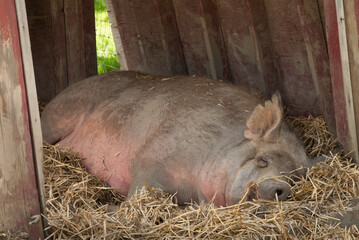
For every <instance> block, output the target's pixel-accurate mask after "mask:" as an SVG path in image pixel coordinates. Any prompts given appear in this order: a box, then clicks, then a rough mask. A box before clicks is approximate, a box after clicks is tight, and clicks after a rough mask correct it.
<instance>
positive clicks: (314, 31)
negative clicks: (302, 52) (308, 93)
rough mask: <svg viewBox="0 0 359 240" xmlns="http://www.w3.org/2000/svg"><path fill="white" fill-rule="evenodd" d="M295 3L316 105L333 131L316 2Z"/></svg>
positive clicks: (331, 104)
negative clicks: (316, 100) (315, 95)
mask: <svg viewBox="0 0 359 240" xmlns="http://www.w3.org/2000/svg"><path fill="white" fill-rule="evenodd" d="M297 4H298V5H297V9H298V16H299V20H300V24H301V32H302V36H303V40H304V43H305V48H306V51H307V59H308V64H309V68H310V73H311V79H312V80H313V83H314V87H315V91H316V94H317V98H318V105H319V106H320V108H321V114H322V115H323V116H324V118H325V120H326V123H327V124H328V126H329V129H330V130H331V131H332V132H335V119H334V107H333V96H332V89H331V82H330V72H329V58H328V54H327V48H326V42H325V36H324V32H323V28H322V25H321V17H320V10H319V7H318V3H317V2H315V1H312V0H297Z"/></svg>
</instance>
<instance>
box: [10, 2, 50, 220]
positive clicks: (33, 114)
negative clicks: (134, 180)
mask: <svg viewBox="0 0 359 240" xmlns="http://www.w3.org/2000/svg"><path fill="white" fill-rule="evenodd" d="M15 5H16V13H17V20H18V24H19V34H20V43H21V54H22V61H23V62H24V63H25V64H23V68H24V80H25V86H26V96H27V103H28V108H29V120H30V129H31V140H32V141H31V142H32V149H33V153H34V160H35V162H34V163H35V168H36V177H37V188H38V190H39V193H40V207H41V212H42V213H45V212H44V211H45V208H46V205H45V204H46V201H45V187H44V186H45V181H44V173H43V168H42V161H43V144H42V132H41V124H40V113H39V105H38V99H37V92H36V84H35V73H34V65H33V61H32V53H31V43H30V34H29V28H28V23H27V17H26V6H25V2H24V1H23V0H15Z"/></svg>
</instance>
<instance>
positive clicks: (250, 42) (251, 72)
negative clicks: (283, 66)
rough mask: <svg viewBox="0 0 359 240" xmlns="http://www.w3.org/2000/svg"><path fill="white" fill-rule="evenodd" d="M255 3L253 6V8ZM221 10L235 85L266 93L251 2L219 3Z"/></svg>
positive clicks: (230, 0)
mask: <svg viewBox="0 0 359 240" xmlns="http://www.w3.org/2000/svg"><path fill="white" fill-rule="evenodd" d="M256 4H257V3H253V7H254V5H256ZM218 10H219V16H220V19H221V24H222V31H223V36H224V41H225V44H226V50H227V55H228V61H229V65H230V68H231V73H232V77H233V82H234V83H235V84H239V85H244V86H247V87H249V88H252V89H255V90H260V91H261V92H263V93H266V92H267V88H266V84H265V81H264V79H263V76H262V75H261V74H260V70H259V69H260V68H261V67H263V65H262V64H260V65H257V64H258V61H260V60H261V59H262V56H261V53H260V50H261V49H260V46H259V45H260V44H259V43H258V41H257V40H258V38H257V35H256V34H257V33H256V31H255V29H254V23H253V19H252V14H251V11H250V9H249V3H248V2H247V1H245V0H240V1H238V0H227V1H218ZM256 22H260V19H259V21H258V20H256Z"/></svg>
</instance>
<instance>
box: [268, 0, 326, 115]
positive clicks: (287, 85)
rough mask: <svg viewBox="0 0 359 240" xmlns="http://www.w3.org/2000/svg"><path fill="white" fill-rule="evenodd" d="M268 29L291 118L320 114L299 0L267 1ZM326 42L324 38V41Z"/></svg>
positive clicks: (284, 100)
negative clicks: (302, 28)
mask: <svg viewBox="0 0 359 240" xmlns="http://www.w3.org/2000/svg"><path fill="white" fill-rule="evenodd" d="M264 3H265V9H266V12H267V18H268V26H269V31H270V34H271V39H272V43H273V49H274V52H275V55H276V59H277V63H278V67H279V70H280V76H281V81H280V84H281V94H282V98H283V102H284V103H285V105H287V106H288V108H289V113H290V114H291V115H305V114H308V113H311V114H314V115H315V116H317V115H320V114H321V109H320V106H319V104H317V101H318V98H317V93H316V91H315V87H314V83H313V79H312V74H311V70H310V67H309V63H308V56H307V49H306V46H305V43H304V40H303V36H302V31H301V23H300V19H299V16H298V9H297V1H287V0H277V1H270V0H265V1H264ZM323 41H324V39H323Z"/></svg>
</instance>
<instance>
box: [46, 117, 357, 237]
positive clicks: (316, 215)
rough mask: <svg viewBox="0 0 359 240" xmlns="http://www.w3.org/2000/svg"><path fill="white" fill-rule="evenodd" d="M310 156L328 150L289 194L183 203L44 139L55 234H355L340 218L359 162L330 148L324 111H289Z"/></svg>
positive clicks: (50, 227) (351, 197) (332, 141)
mask: <svg viewBox="0 0 359 240" xmlns="http://www.w3.org/2000/svg"><path fill="white" fill-rule="evenodd" d="M288 121H289V122H290V123H291V124H292V125H293V127H294V128H295V129H296V131H297V132H298V134H299V135H300V136H301V138H302V140H303V142H304V143H305V147H306V150H307V152H308V154H309V155H310V156H318V155H322V154H326V155H327V156H328V157H327V159H326V161H325V162H322V163H320V164H318V165H316V166H314V167H312V168H311V169H309V172H308V175H307V177H306V178H305V179H304V178H303V179H301V180H300V181H298V182H296V183H295V185H294V186H293V188H292V194H291V197H290V199H289V200H288V201H284V202H282V201H264V200H254V201H251V202H247V201H243V202H240V203H238V204H237V205H234V206H230V207H223V208H216V207H214V206H213V204H210V203H209V204H189V205H188V206H187V207H185V208H183V207H182V208H181V207H179V206H177V205H176V204H175V203H174V201H173V198H174V196H173V195H168V194H165V193H164V192H162V191H161V190H160V189H141V190H140V191H138V194H136V195H135V196H133V197H132V198H131V199H130V200H129V201H124V197H123V196H121V195H119V194H117V193H116V192H115V191H113V190H112V189H111V188H109V187H107V186H105V185H104V184H103V183H102V182H101V181H100V180H99V179H98V178H96V177H94V176H92V175H90V174H89V173H87V172H86V170H85V169H84V166H83V165H82V162H81V159H80V158H79V157H78V156H77V155H76V154H75V153H73V152H71V151H68V150H61V149H58V148H57V147H56V146H51V145H48V144H45V145H44V151H45V159H44V175H45V184H46V185H45V188H46V194H47V196H46V197H47V202H46V203H47V216H46V219H47V221H48V228H47V233H48V239H52V238H55V239H195V238H205V239H356V238H359V230H358V229H357V228H356V227H355V226H352V227H345V228H341V227H339V222H338V220H336V217H337V216H339V215H338V213H339V212H343V211H345V210H347V209H349V208H350V206H351V204H353V202H355V199H358V191H359V187H358V183H359V179H358V178H359V169H358V167H357V166H356V165H353V164H352V163H350V161H349V160H348V157H346V156H341V155H338V154H334V155H333V154H331V151H333V150H334V149H335V147H336V141H335V139H334V137H333V135H332V134H331V133H330V132H329V131H328V130H327V128H326V125H325V122H324V121H323V119H321V118H313V117H309V118H288Z"/></svg>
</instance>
